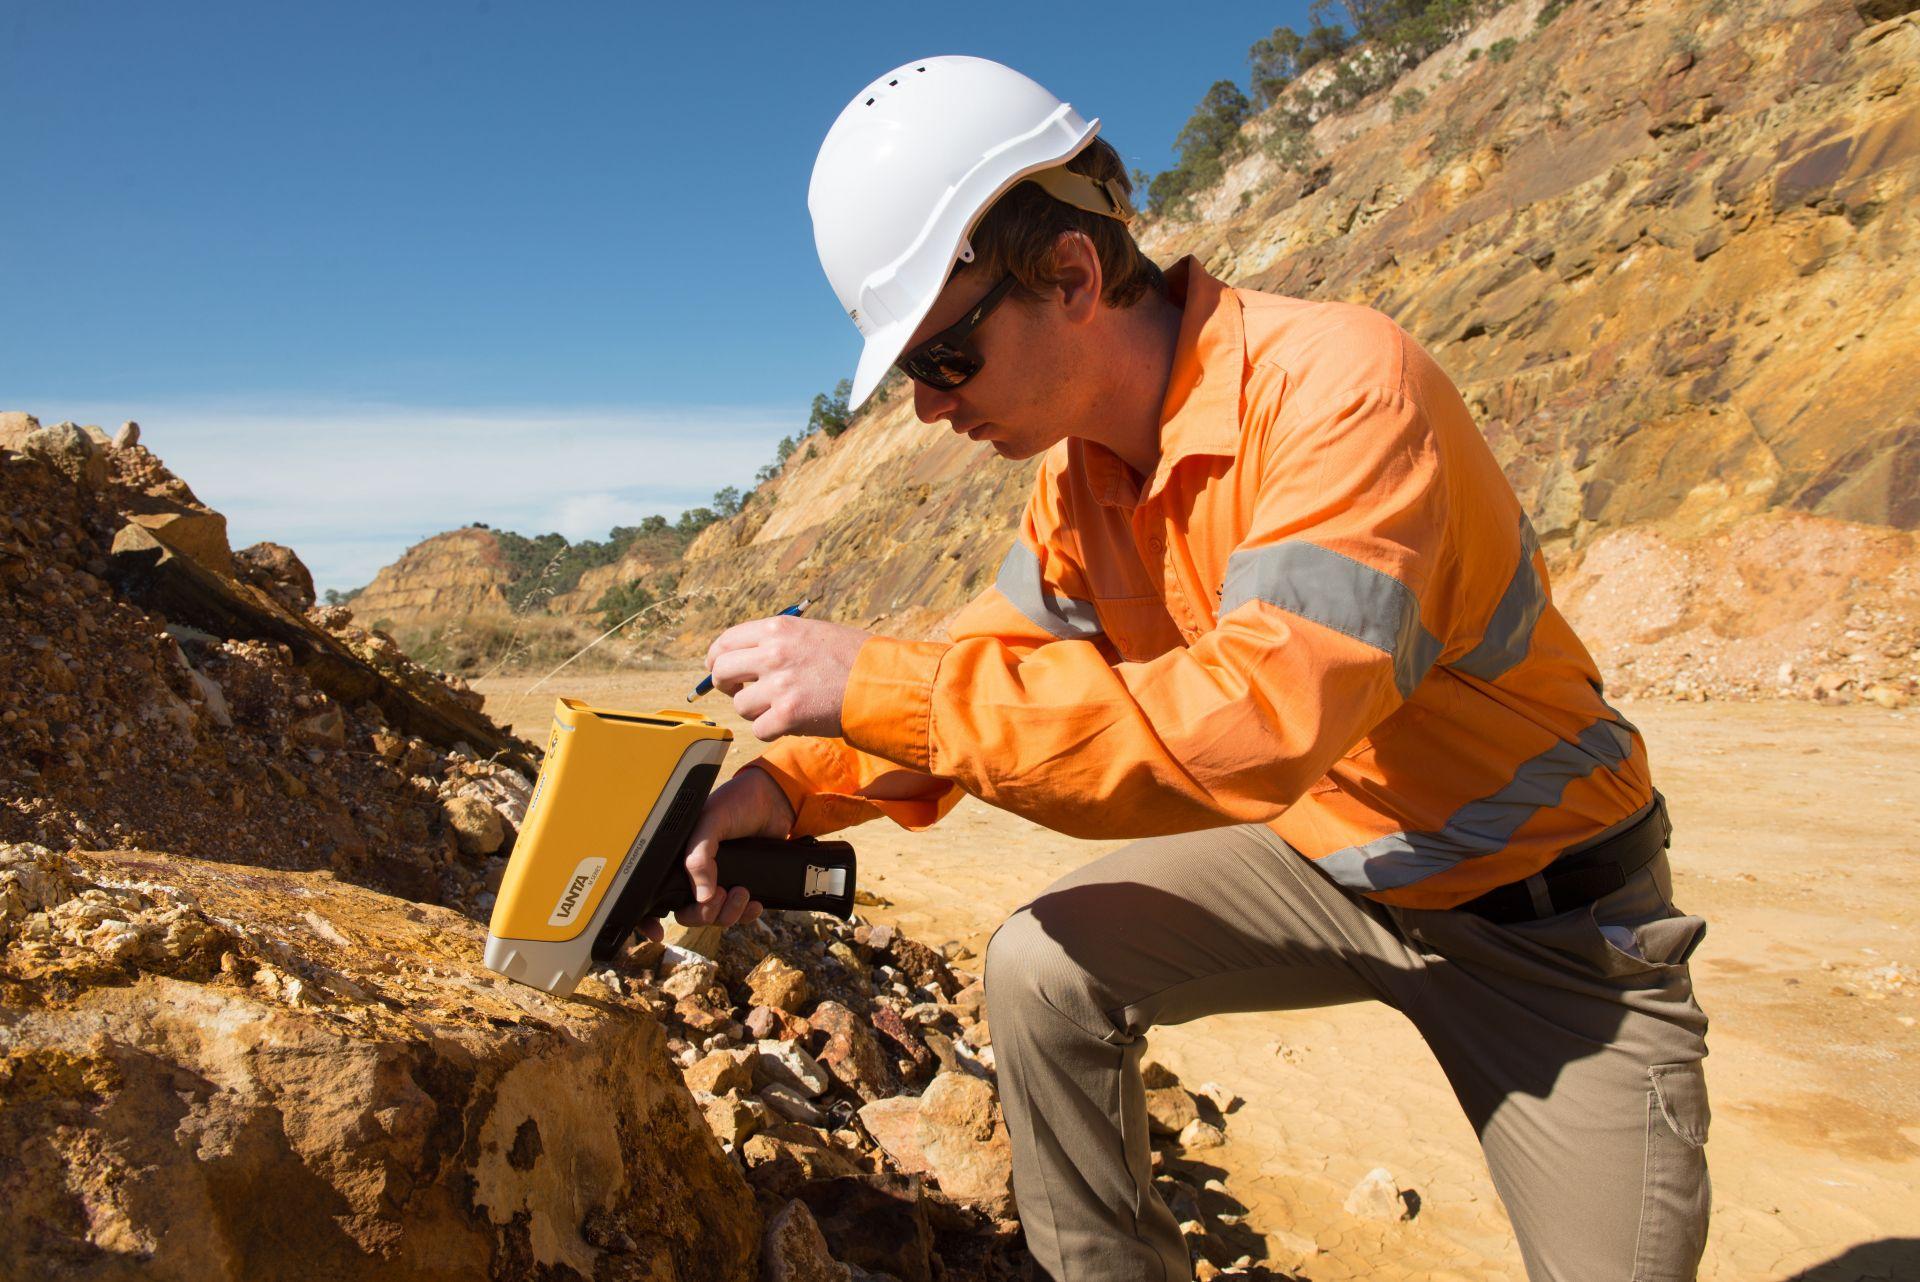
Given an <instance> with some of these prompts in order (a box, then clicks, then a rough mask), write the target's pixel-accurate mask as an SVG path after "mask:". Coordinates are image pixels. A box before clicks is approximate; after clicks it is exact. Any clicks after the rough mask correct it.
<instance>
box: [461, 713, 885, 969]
mask: <svg viewBox="0 0 1920 1282" xmlns="http://www.w3.org/2000/svg"><path fill="white" fill-rule="evenodd" d="M732 741H733V733H732V732H731V731H729V730H727V729H726V728H724V727H722V726H719V725H717V724H715V723H714V722H712V721H709V720H707V719H706V718H705V717H702V716H700V715H699V714H697V713H692V712H680V711H675V710H672V709H667V710H664V711H660V712H653V713H646V714H641V713H635V712H621V711H617V710H615V709H612V708H595V707H591V706H589V705H587V704H585V703H583V702H581V701H579V700H577V699H559V700H556V701H555V703H554V708H553V729H552V731H551V732H550V733H549V735H548V738H547V755H546V759H545V761H544V762H542V763H541V766H540V778H539V780H538V782H536V783H535V784H534V788H533V799H532V800H531V801H530V802H528V804H527V817H526V819H525V820H524V821H523V822H522V824H521V826H520V837H519V840H518V841H517V842H516V843H515V844H514V848H513V855H512V857H511V858H510V859H509V860H508V861H507V871H506V875H505V877H504V878H503V879H502V881H501V883H500V893H499V896H498V898H497V899H495V901H494V905H493V921H492V923H491V925H490V927H489V929H488V931H487V949H486V964H487V967H488V969H490V970H494V971H498V972H499V973H500V974H502V975H505V976H506V977H507V978H509V979H516V980H519V981H520V982H521V983H523V984H531V985H533V986H534V987H535V988H542V989H545V990H546V991H547V992H550V993H558V994H561V995H565V994H567V993H571V992H572V991H573V988H574V985H575V984H577V983H579V982H580V977H581V976H582V975H583V974H585V973H586V971H587V968H588V967H589V966H591V965H593V964H594V963H596V962H598V963H600V964H605V963H606V962H608V961H610V960H612V959H613V957H614V956H615V954H616V953H618V952H619V949H620V946H621V944H623V943H625V942H626V939H627V936H628V935H629V934H631V933H632V932H633V930H634V928H635V927H636V926H638V925H639V924H640V923H641V922H642V921H646V920H648V919H651V918H656V917H662V916H665V915H666V914H667V913H669V912H672V911H674V910H675V909H677V908H680V907H682V906H684V905H686V904H690V903H692V902H693V885H692V882H691V880H690V879H689V878H688V876H687V871H686V864H685V862H684V861H685V857H686V849H687V839H688V838H689V837H690V836H691V835H692V832H693V824H694V820H695V819H697V818H698V817H699V815H700V807H701V805H702V803H703V802H705V800H706V797H707V793H708V792H709V791H710V790H711V789H712V788H713V781H714V779H715V777H716V776H717V775H718V774H719V772H720V763H721V762H722V761H723V760H724V759H725V757H726V755H727V746H728V745H729V744H730V743H731V742H732ZM719 865H720V872H719V884H720V886H721V887H722V888H726V887H730V886H745V887H746V888H747V889H748V890H749V891H750V892H751V893H752V895H753V898H754V899H756V900H758V901H759V902H760V904H761V905H762V906H763V907H766V908H769V909H776V908H798V909H806V910H810V911H813V912H825V913H832V914H834V915H835V916H837V917H841V918H846V917H850V916H852V915H853V879H854V856H853V847H851V846H849V845H848V844H847V843H846V842H844V841H816V840H814V839H813V838H810V837H803V838H797V839H793V840H780V839H766V840H760V839H746V840H738V841H725V842H722V843H720V852H719Z"/></svg>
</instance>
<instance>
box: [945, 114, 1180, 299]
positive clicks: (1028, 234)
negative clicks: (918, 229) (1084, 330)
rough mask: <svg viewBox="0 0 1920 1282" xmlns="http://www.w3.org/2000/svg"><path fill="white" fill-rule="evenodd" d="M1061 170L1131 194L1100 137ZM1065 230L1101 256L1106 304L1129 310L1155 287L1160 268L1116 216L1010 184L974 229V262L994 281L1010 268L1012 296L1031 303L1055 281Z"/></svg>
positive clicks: (1116, 156)
mask: <svg viewBox="0 0 1920 1282" xmlns="http://www.w3.org/2000/svg"><path fill="white" fill-rule="evenodd" d="M1066 167H1067V168H1068V169H1070V170H1073V171H1074V172H1075V173H1080V174H1085V175H1086V176H1087V177H1089V178H1091V179H1093V180H1094V181H1095V182H1109V181H1111V182H1117V183H1118V184H1119V186H1120V188H1121V190H1123V191H1125V192H1127V193H1128V194H1129V195H1131V194H1132V192H1133V183H1132V182H1131V181H1129V179H1128V178H1127V167H1126V165H1125V164H1123V163H1122V162H1121V160H1120V153H1119V152H1117V151H1115V150H1114V149H1113V148H1112V147H1111V146H1109V145H1108V143H1107V142H1106V140H1105V139H1103V138H1095V139H1094V140H1093V141H1092V142H1091V143H1088V144H1087V145H1086V146H1085V147H1084V148H1082V149H1081V150H1080V152H1079V154H1077V155H1076V156H1074V157H1073V159H1071V160H1069V161H1068V162H1067V165H1066ZM1070 231H1078V232H1084V233H1085V234H1086V236H1087V239H1089V240H1091V241H1092V242H1093V248H1094V252H1095V253H1096V254H1098V255H1099V258H1100V276H1101V281H1102V288H1101V291H1100V301H1102V302H1103V303H1105V304H1106V305H1107V306H1109V307H1130V306H1132V305H1133V304H1134V303H1136V302H1138V301H1140V299H1142V298H1144V297H1145V296H1146V295H1147V294H1148V293H1149V292H1150V291H1156V290H1158V289H1160V287H1161V276H1160V269H1159V267H1157V266H1155V265H1154V262H1153V260H1152V259H1150V258H1148V257H1147V256H1146V255H1145V254H1143V253H1141V252H1140V246H1138V245H1136V244H1135V243H1134V241H1133V234H1132V233H1131V232H1129V231H1128V230H1127V225H1126V224H1125V223H1123V222H1121V221H1120V220H1119V219H1118V218H1108V217H1106V216H1105V215H1103V214H1095V213H1090V212H1088V211H1087V210H1084V209H1079V208H1077V207H1075V206H1073V205H1069V204H1067V203H1066V202H1065V201H1061V200H1055V199H1054V198H1053V197H1052V196H1049V195H1048V194H1047V193H1046V192H1045V191H1042V190H1041V189H1040V188H1039V187H1038V186H1037V185H1035V184H1034V183H1030V182H1021V183H1016V184H1014V186H1013V189H1012V190H1011V191H1008V192H1007V193H1006V194H1005V195H1003V196H1001V197H1000V199H999V200H997V201H995V202H994V203H993V207H992V208H990V209H988V210H987V212H986V213H985V214H984V215H982V216H981V219H980V221H979V223H978V224H976V225H975V227H974V229H973V234H972V236H971V237H970V239H971V240H972V242H973V252H974V261H973V263H972V264H970V266H971V267H975V268H984V269H985V270H987V271H988V272H989V273H991V274H992V275H993V276H995V277H998V276H999V275H1000V273H1002V272H1007V271H1011V272H1012V273H1013V275H1014V279H1015V280H1016V281H1017V282H1018V284H1019V289H1018V290H1017V291H1016V292H1020V293H1024V294H1026V295H1027V296H1028V297H1029V298H1037V297H1039V296H1040V295H1042V294H1043V293H1045V291H1046V290H1048V289H1049V288H1051V287H1052V286H1054V285H1056V284H1058V283H1059V279H1058V277H1056V276H1055V275H1054V273H1053V247H1054V245H1055V243H1056V242H1058V241H1059V239H1060V237H1061V236H1062V235H1063V234H1064V233H1066V232H1070Z"/></svg>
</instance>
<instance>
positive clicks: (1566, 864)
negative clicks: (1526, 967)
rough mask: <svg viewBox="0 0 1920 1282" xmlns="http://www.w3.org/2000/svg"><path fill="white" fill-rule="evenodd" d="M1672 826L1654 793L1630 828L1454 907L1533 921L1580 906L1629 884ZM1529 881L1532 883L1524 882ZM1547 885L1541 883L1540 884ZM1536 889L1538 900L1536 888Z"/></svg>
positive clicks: (1663, 803) (1666, 840) (1664, 806)
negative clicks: (1645, 808)
mask: <svg viewBox="0 0 1920 1282" xmlns="http://www.w3.org/2000/svg"><path fill="white" fill-rule="evenodd" d="M1672 835H1673V825H1672V824H1671V823H1670V822H1668V820H1667V801H1666V798H1664V797H1662V796H1661V795H1660V794H1659V793H1658V792H1655V793H1654V794H1653V805H1652V806H1651V807H1650V808H1649V809H1648V810H1647V813H1646V814H1644V815H1642V816H1641V817H1640V818H1639V819H1638V820H1636V821H1635V822H1634V824H1633V825H1632V826H1631V827H1629V828H1624V829H1622V830H1621V831H1619V832H1617V833H1615V834H1613V835H1612V836H1611V837H1606V838H1603V839H1602V840H1600V841H1596V842H1592V843H1590V844H1588V845H1585V846H1575V847H1573V848H1571V849H1569V850H1567V851H1566V852H1565V853H1563V854H1561V855H1560V856H1559V858H1557V859H1555V860H1554V861H1553V862H1552V863H1550V864H1548V865H1547V866H1546V867H1545V868H1543V869H1541V870H1540V872H1539V874H1538V878H1539V880H1538V881H1537V882H1536V881H1535V879H1534V878H1533V877H1528V878H1527V879H1526V880H1525V881H1516V882H1514V883H1512V884H1511V885H1507V886H1499V887H1496V888H1495V889H1493V890H1489V891H1488V892H1487V893H1486V894H1484V895H1481V896H1479V897H1478V898H1476V899H1469V900H1468V901H1467V902H1466V903H1464V904H1458V905H1456V907H1457V908H1458V909H1459V911H1461V912H1468V913H1473V914H1475V915H1476V916H1480V917H1485V918H1486V919H1487V920H1488V921H1496V922H1515V921H1537V920H1539V919H1540V918H1542V917H1551V916H1553V915H1554V914H1555V913H1564V912H1570V911H1571V910H1573V909H1575V908H1583V907H1585V906H1586V905H1588V904H1590V903H1592V902H1593V901H1594V900H1596V899H1599V898H1600V897H1601V896H1603V895H1610V894H1612V893H1613V892H1614V891H1616V890H1618V889H1620V887H1622V886H1624V885H1626V884H1627V878H1629V877H1631V876H1632V875H1633V874H1634V873H1636V872H1639V871H1640V870H1641V869H1642V868H1645V867H1646V866H1647V865H1648V864H1650V863H1652V862H1653V857H1654V856H1655V855H1657V854H1659V853H1660V852H1661V851H1662V850H1665V849H1666V848H1667V845H1668V843H1669V840H1670V838H1671V837H1672ZM1529 882H1532V883H1534V884H1533V885H1531V886H1530V885H1529V884H1528V883H1529ZM1542 882H1543V883H1545V885H1544V887H1542V886H1541V885H1540V883H1542ZM1536 891H1538V892H1539V894H1538V898H1537V899H1536V894H1535V892H1536Z"/></svg>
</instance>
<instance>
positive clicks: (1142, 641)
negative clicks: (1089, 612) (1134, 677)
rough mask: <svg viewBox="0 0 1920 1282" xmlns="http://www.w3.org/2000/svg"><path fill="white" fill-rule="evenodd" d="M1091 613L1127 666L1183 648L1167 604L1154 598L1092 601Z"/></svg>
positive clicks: (1117, 598) (1107, 598)
mask: <svg viewBox="0 0 1920 1282" xmlns="http://www.w3.org/2000/svg"><path fill="white" fill-rule="evenodd" d="M1094 610H1095V611H1096V612H1097V613H1098V614H1099V616H1100V630H1101V631H1103V632H1105V633H1106V634H1107V642H1108V644H1110V645H1111V646H1112V647H1113V650H1114V653H1115V654H1118V655H1119V656H1120V657H1121V658H1122V659H1124V660H1126V661H1127V662H1129V663H1144V662H1146V661H1147V660H1148V659H1155V658H1158V657H1159V656H1161V655H1163V654H1165V653H1166V652H1167V651H1169V650H1172V649H1176V648H1178V647H1180V646H1182V645H1184V644H1185V640H1184V639H1183V638H1182V637H1181V635H1180V629H1179V628H1177V627H1175V626H1174V623H1173V618H1172V616H1170V615H1169V614H1168V613H1167V603H1166V602H1165V601H1162V600H1161V599H1160V598H1159V597H1157V596H1131V597H1106V596H1103V597H1100V598H1098V599H1097V600H1095V601H1094Z"/></svg>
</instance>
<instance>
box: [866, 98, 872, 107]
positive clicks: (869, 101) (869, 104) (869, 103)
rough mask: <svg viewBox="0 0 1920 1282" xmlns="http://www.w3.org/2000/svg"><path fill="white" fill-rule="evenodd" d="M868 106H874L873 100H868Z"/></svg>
mask: <svg viewBox="0 0 1920 1282" xmlns="http://www.w3.org/2000/svg"><path fill="white" fill-rule="evenodd" d="M867 105H868V106H869V107H871V106H872V105H873V99H871V98H869V99H867Z"/></svg>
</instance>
